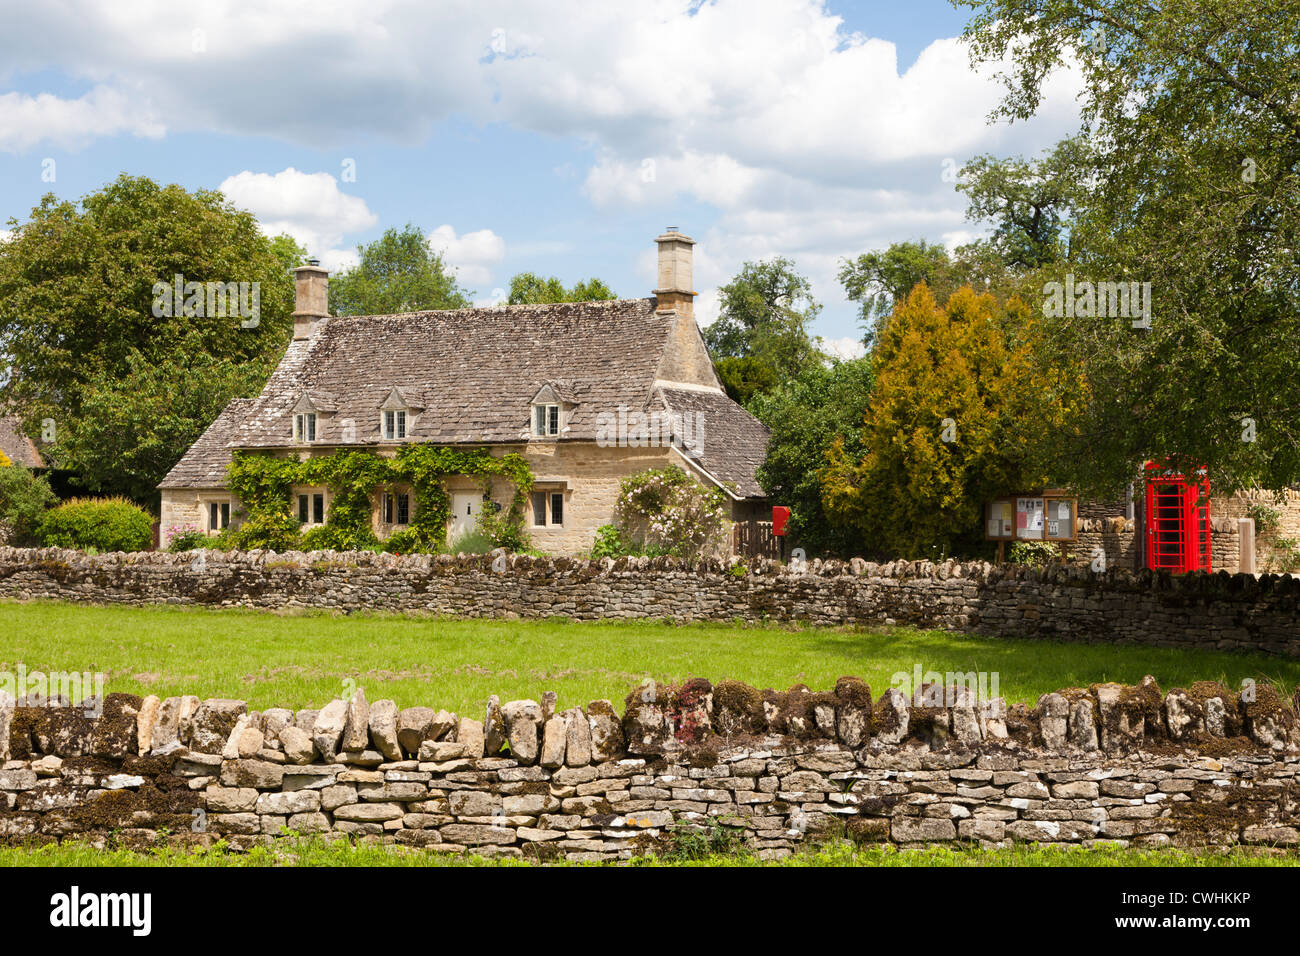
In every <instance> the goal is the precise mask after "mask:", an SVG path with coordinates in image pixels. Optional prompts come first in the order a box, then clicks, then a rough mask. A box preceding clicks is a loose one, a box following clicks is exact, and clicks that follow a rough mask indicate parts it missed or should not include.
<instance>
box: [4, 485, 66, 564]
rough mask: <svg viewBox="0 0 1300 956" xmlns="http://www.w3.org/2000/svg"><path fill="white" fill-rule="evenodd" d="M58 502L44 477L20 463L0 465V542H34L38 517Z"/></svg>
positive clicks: (38, 524)
mask: <svg viewBox="0 0 1300 956" xmlns="http://www.w3.org/2000/svg"><path fill="white" fill-rule="evenodd" d="M58 501H59V499H58V498H56V497H55V495H54V492H53V491H51V490H50V483H49V481H48V480H47V479H46V478H45V476H43V475H34V474H32V472H31V471H29V470H28V469H26V468H24V467H23V466H22V465H5V466H4V467H0V542H4V543H8V544H11V545H15V546H17V547H22V546H24V545H29V544H35V543H36V529H37V528H38V527H39V526H40V523H41V519H42V518H43V517H44V516H45V512H46V511H47V510H49V509H50V508H52V507H53V506H54V505H56V504H58Z"/></svg>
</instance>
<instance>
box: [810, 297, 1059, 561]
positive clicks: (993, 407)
mask: <svg viewBox="0 0 1300 956" xmlns="http://www.w3.org/2000/svg"><path fill="white" fill-rule="evenodd" d="M1039 335H1040V328H1039V325H1038V323H1037V322H1036V321H1035V316H1034V315H1033V314H1032V312H1031V311H1030V309H1029V308H1028V307H1027V306H1026V305H1025V304H1024V303H1023V302H1022V301H1021V300H1020V299H1018V298H1012V299H1010V300H1009V301H1008V302H1006V303H999V302H998V301H997V300H996V299H995V298H994V297H993V296H991V295H987V294H977V293H975V292H974V291H973V290H971V289H970V288H969V287H967V288H963V289H960V290H958V291H957V292H955V293H953V295H952V296H951V297H950V298H949V299H948V301H947V303H946V304H945V305H944V306H943V307H940V306H939V305H938V304H937V303H936V302H935V299H934V296H933V295H932V294H931V292H930V290H929V289H928V288H927V287H926V285H925V284H924V283H920V284H918V285H917V286H916V288H914V289H913V290H912V292H911V293H910V294H909V295H908V297H907V298H906V299H905V300H904V301H902V302H899V303H898V304H897V306H896V307H895V309H894V312H893V314H892V315H890V316H889V317H888V318H887V319H886V320H885V321H884V324H883V327H882V328H881V330H880V332H879V334H878V336H877V340H876V344H875V349H874V351H873V355H872V361H873V365H874V368H875V370H876V383H875V388H874V390H873V391H872V395H871V402H870V405H869V406H868V409H867V414H866V421H865V426H864V428H865V431H864V434H863V442H862V447H863V449H864V452H863V455H862V457H861V458H860V459H858V460H854V459H853V458H851V457H850V456H848V455H847V454H846V453H845V452H844V448H843V445H842V444H841V443H840V442H838V441H837V442H836V443H835V444H834V445H832V447H831V449H830V451H829V452H828V453H827V461H828V464H827V467H826V468H825V469H824V470H823V472H822V503H823V508H824V510H825V512H826V514H827V515H828V517H830V519H831V520H832V521H837V522H844V523H846V524H849V525H851V526H853V527H855V528H856V529H857V530H859V531H860V532H861V533H862V535H863V537H864V538H865V540H866V541H867V542H868V544H869V545H870V546H871V547H872V549H873V550H875V551H877V552H879V553H882V554H887V555H893V556H900V557H908V558H913V557H931V558H934V557H941V556H945V555H952V554H970V553H973V552H975V551H976V550H978V549H979V547H980V542H981V541H982V538H983V535H982V522H983V506H984V502H985V501H987V500H989V499H990V498H994V497H997V496H999V495H1005V494H1010V493H1014V492H1018V491H1027V490H1031V489H1036V488H1041V487H1042V486H1043V485H1044V483H1045V482H1046V481H1047V479H1048V478H1049V476H1050V474H1051V471H1052V467H1051V464H1050V462H1049V461H1048V460H1047V458H1046V449H1045V446H1046V443H1045V441H1044V439H1045V438H1046V437H1048V436H1051V435H1052V434H1053V433H1054V430H1059V429H1064V428H1068V427H1070V422H1071V421H1072V416H1073V414H1074V411H1075V409H1076V408H1077V407H1078V402H1079V399H1080V395H1081V385H1080V383H1079V376H1078V375H1077V374H1076V372H1075V371H1074V370H1073V369H1072V368H1071V367H1070V365H1069V362H1068V361H1066V360H1064V358H1063V359H1062V360H1061V361H1060V362H1059V363H1057V364H1056V365H1054V366H1053V367H1043V364H1042V362H1041V360H1040V359H1038V358H1036V357H1035V356H1036V355H1041V354H1042V351H1045V350H1041V349H1039V348H1037V347H1036V346H1038V345H1039V344H1040V343H1039V342H1038V341H1037V340H1038V336H1039Z"/></svg>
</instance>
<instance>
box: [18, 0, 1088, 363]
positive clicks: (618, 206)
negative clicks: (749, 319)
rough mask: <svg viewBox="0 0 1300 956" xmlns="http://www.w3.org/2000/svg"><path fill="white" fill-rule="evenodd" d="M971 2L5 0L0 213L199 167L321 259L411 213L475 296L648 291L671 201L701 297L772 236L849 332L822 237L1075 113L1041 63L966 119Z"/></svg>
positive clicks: (988, 85) (851, 319)
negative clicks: (542, 279) (540, 288)
mask: <svg viewBox="0 0 1300 956" xmlns="http://www.w3.org/2000/svg"><path fill="white" fill-rule="evenodd" d="M268 7H269V9H268ZM966 16H967V11H965V10H960V11H959V10H954V9H953V7H952V6H951V5H950V4H949V3H948V2H947V0H914V2H912V3H909V4H899V3H897V2H875V0H860V2H834V0H827V2H824V3H823V2H815V0H715V2H707V3H700V2H698V0H694V2H691V0H649V2H642V3H638V4H635V5H633V4H618V3H616V4H605V5H593V4H590V3H582V2H579V0H548V2H546V3H519V2H514V3H498V2H493V0H479V2H445V0H444V2H438V3H420V2H405V0H404V2H396V0H372V2H368V3H350V2H330V0H318V2H297V0H290V2H282V3H277V4H275V5H266V4H261V3H245V2H242V0H210V2H199V3H194V4H187V5H185V7H184V9H183V11H180V12H178V6H177V5H176V4H174V3H171V2H164V0H133V2H130V3H124V4H112V5H109V4H99V3H92V2H83V0H65V2H63V3H60V4H57V5H53V4H28V5H26V6H25V7H23V8H19V9H12V10H10V11H8V12H7V13H6V20H7V29H6V31H5V33H4V35H3V36H0V64H2V65H3V66H0V71H2V72H0V220H7V219H9V218H10V217H14V218H17V219H18V220H19V221H22V220H23V219H25V218H26V216H27V215H28V213H29V211H30V209H31V207H32V206H33V205H35V204H36V203H37V202H38V201H39V199H40V197H41V195H43V194H44V193H46V192H51V191H52V192H55V193H56V194H58V195H59V196H60V197H64V198H72V199H75V198H78V197H80V196H82V195H84V194H85V193H87V192H89V191H92V190H94V189H96V188H98V187H99V186H101V185H103V184H104V183H106V182H108V181H110V180H112V179H113V178H115V177H116V176H117V175H118V174H119V173H120V172H123V171H126V172H130V173H133V174H140V175H147V176H151V177H153V178H155V179H157V180H159V181H165V182H177V183H180V184H182V185H184V186H186V187H188V188H197V187H207V188H221V189H223V190H224V191H225V192H226V194H227V195H228V196H229V197H230V198H231V199H232V201H234V202H235V203H236V204H237V205H239V206H241V207H243V208H247V209H249V210H251V211H252V212H254V213H255V214H256V215H257V216H258V218H259V220H260V221H261V222H262V223H263V224H264V227H265V228H267V229H268V230H269V231H272V232H279V231H287V232H290V233H291V234H292V235H294V236H295V237H296V238H298V239H299V241H300V242H303V243H304V244H305V245H307V246H308V248H309V249H310V251H311V252H313V253H314V254H316V255H319V256H320V257H321V258H322V259H323V260H324V261H325V263H326V264H327V265H329V266H331V267H332V268H337V267H340V266H344V265H346V264H348V263H349V262H350V261H354V259H355V247H356V245H357V243H360V242H365V241H368V240H370V239H373V238H375V237H376V236H377V235H379V234H380V233H381V232H382V231H383V230H384V229H385V228H387V227H390V226H402V225H404V224H406V223H407V222H411V223H415V224H416V225H418V226H420V227H421V228H422V229H423V230H424V231H425V232H426V233H428V234H430V236H431V238H432V241H433V242H434V243H435V244H436V245H438V246H439V248H441V249H443V250H444V251H445V253H446V256H447V259H448V261H449V262H451V263H452V264H454V265H455V266H456V267H457V269H458V272H459V275H460V277H461V280H462V283H463V284H464V285H465V286H467V287H468V288H470V289H471V290H473V291H474V293H475V297H476V298H477V299H478V300H480V301H491V300H492V299H493V298H494V296H498V295H500V294H501V293H500V290H501V289H503V288H504V287H505V286H506V285H507V283H508V280H509V277H510V276H511V275H513V274H515V273H516V272H520V271H524V270H530V271H534V272H540V273H544V274H554V275H557V276H559V277H560V278H561V279H563V280H564V281H565V282H566V283H572V282H574V281H576V280H578V279H581V278H586V277H589V276H593V275H594V276H599V277H601V278H603V279H605V280H606V281H607V282H609V283H610V285H611V286H612V287H613V288H614V290H615V291H616V292H617V293H618V294H619V295H621V296H627V297H634V296H643V295H648V294H649V293H650V291H651V290H652V288H653V280H654V272H653V261H654V247H653V243H652V241H651V240H652V239H653V237H654V236H655V235H657V234H658V233H659V232H661V231H662V230H663V228H664V227H665V226H667V225H669V224H672V225H676V226H678V227H680V228H681V229H682V230H683V231H684V232H687V233H688V234H690V235H691V236H693V237H694V238H695V239H696V240H697V241H698V242H699V245H697V246H696V267H695V279H696V281H695V285H696V289H697V290H698V291H699V292H700V293H701V296H700V299H699V303H698V306H697V313H698V314H699V315H700V317H701V322H702V323H704V322H707V321H709V320H711V319H712V318H713V317H714V315H716V288H717V286H718V285H719V284H721V283H724V282H726V281H727V280H728V279H729V278H730V277H731V276H733V275H734V274H735V273H736V272H737V271H738V269H739V268H740V266H741V264H742V263H743V262H744V261H746V260H749V259H758V258H763V257H767V256H773V255H785V256H788V257H790V258H792V259H794V260H795V262H796V264H797V265H798V267H799V268H800V270H801V271H803V272H804V273H805V274H807V275H809V276H810V278H811V279H812V280H813V283H814V289H815V292H816V295H817V297H818V299H819V300H820V301H821V302H822V303H823V306H824V311H823V313H822V315H821V317H820V318H819V320H818V323H817V327H816V329H815V331H816V332H817V333H819V334H820V335H822V336H823V337H824V338H825V339H827V340H828V342H836V341H838V342H839V347H841V348H844V347H847V344H848V342H849V341H851V340H852V339H855V338H857V336H858V334H859V333H858V330H857V326H856V322H855V312H854V308H853V305H852V303H849V302H847V301H846V300H845V299H844V297H843V291H842V289H841V288H840V287H839V284H838V282H836V280H835V272H836V271H837V268H838V264H839V261H840V260H841V259H842V258H843V257H845V256H853V255H856V254H858V253H860V252H863V251H866V250H868V249H873V248H882V247H884V246H885V245H888V243H890V242H892V241H896V240H902V239H917V238H925V239H928V240H931V241H936V242H939V241H942V242H948V243H950V244H955V243H957V242H960V241H964V240H966V239H968V238H970V237H971V236H973V235H975V234H977V233H978V232H979V231H980V227H979V225H978V224H972V223H968V222H966V221H965V220H964V218H963V211H964V203H963V202H962V199H961V196H960V195H959V194H957V193H956V192H955V191H954V189H953V185H952V182H951V177H950V176H945V175H944V171H945V169H950V168H951V167H952V165H953V164H954V163H956V164H960V163H961V162H963V161H964V160H965V159H967V158H969V157H970V156H972V155H975V154H977V153H981V152H991V153H995V154H998V155H1009V154H1015V153H1021V154H1028V153H1034V152H1037V151H1039V150H1041V149H1042V148H1044V147H1046V146H1048V145H1050V144H1051V143H1053V142H1055V141H1056V140H1057V139H1059V138H1060V137H1061V136H1063V135H1066V134H1068V133H1069V132H1072V131H1073V129H1074V127H1075V126H1076V125H1077V114H1076V112H1075V105H1074V99H1073V96H1074V90H1075V86H1074V85H1073V83H1074V81H1073V78H1072V76H1071V75H1069V74H1062V75H1060V76H1059V77H1057V78H1056V80H1054V81H1053V83H1052V84H1051V85H1050V86H1049V95H1048V98H1047V102H1046V104H1045V107H1044V109H1043V111H1042V113H1041V115H1040V117H1038V118H1036V119H1035V120H1034V121H1033V122H1031V123H1029V124H1018V125H1016V126H1013V127H1006V126H989V125H988V124H987V123H986V122H985V118H986V116H987V114H988V112H989V110H990V109H991V108H992V107H993V106H994V105H995V103H996V102H997V99H998V86H997V84H996V82H994V81H993V79H992V73H993V71H992V69H991V68H988V67H983V68H980V69H979V70H976V69H973V68H972V67H971V66H970V64H969V60H968V57H967V55H966V52H965V50H964V49H963V48H962V47H961V45H960V44H959V42H958V41H957V40H956V39H955V38H956V37H958V36H959V35H960V33H961V30H962V28H963V26H964V24H965V21H966ZM352 171H355V177H353V176H352V175H351V172H352ZM51 178H52V181H50V180H51Z"/></svg>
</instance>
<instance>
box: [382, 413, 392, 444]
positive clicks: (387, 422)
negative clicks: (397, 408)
mask: <svg viewBox="0 0 1300 956" xmlns="http://www.w3.org/2000/svg"><path fill="white" fill-rule="evenodd" d="M384 437H385V438H392V437H393V413H392V412H384Z"/></svg>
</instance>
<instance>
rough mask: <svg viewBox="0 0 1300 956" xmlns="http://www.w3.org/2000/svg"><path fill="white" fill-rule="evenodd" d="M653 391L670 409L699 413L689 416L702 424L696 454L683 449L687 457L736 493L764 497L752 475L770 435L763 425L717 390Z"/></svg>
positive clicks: (665, 389)
mask: <svg viewBox="0 0 1300 956" xmlns="http://www.w3.org/2000/svg"><path fill="white" fill-rule="evenodd" d="M656 392H657V394H658V397H659V398H660V400H661V401H662V402H663V404H664V406H665V407H666V408H668V409H669V410H670V411H672V412H674V413H680V414H683V415H688V414H689V415H694V414H695V413H697V412H698V413H699V415H700V417H699V418H698V419H692V420H693V421H698V422H699V424H700V426H702V427H701V428H700V431H701V432H702V435H697V436H696V439H697V441H698V442H699V444H700V450H699V454H691V453H690V452H687V457H688V458H690V459H692V460H693V461H698V462H699V464H700V467H701V468H703V469H704V470H705V471H707V472H708V473H709V474H710V475H712V476H713V477H714V478H717V479H718V480H719V481H721V482H722V483H723V484H724V485H726V486H728V487H729V488H730V489H731V490H732V491H733V492H734V493H735V494H736V495H737V496H738V497H741V498H763V497H766V495H765V492H764V491H763V487H762V486H761V485H760V484H759V483H758V479H757V478H755V477H754V475H755V472H756V471H757V470H758V466H759V465H761V464H762V463H763V458H764V456H765V455H766V454H767V443H768V439H769V438H770V437H771V435H772V432H771V431H770V430H769V429H768V427H767V426H766V425H764V424H763V423H762V422H760V421H759V420H758V419H757V418H755V417H754V416H753V415H751V414H749V412H747V411H745V409H744V408H742V407H741V406H740V405H737V404H736V403H735V402H734V401H732V400H731V399H730V398H728V397H727V396H726V395H725V394H723V393H721V392H712V391H702V390H697V389H684V388H667V387H661V388H658V389H656Z"/></svg>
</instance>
